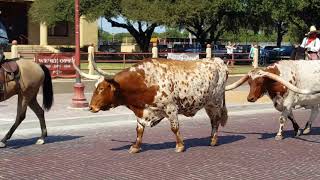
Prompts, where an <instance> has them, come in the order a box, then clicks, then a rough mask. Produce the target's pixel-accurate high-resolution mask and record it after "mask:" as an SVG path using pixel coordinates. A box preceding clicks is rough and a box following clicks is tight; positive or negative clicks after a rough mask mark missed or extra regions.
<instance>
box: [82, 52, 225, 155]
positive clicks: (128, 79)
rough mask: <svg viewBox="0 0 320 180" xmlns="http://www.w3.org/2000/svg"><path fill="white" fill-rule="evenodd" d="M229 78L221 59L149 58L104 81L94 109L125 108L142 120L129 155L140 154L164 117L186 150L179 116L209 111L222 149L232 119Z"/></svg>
mask: <svg viewBox="0 0 320 180" xmlns="http://www.w3.org/2000/svg"><path fill="white" fill-rule="evenodd" d="M94 67H95V68H96V66H95V65H94ZM96 70H97V71H98V72H99V70H98V69H96ZM100 73H102V72H100ZM227 73H228V70H227V67H226V65H225V64H224V62H223V61H222V60H221V59H219V58H215V59H205V60H198V61H177V60H167V59H147V60H144V61H142V62H140V63H138V64H136V65H134V66H132V67H130V68H128V69H125V70H123V71H121V72H119V73H117V74H116V75H115V76H114V77H113V78H105V79H104V80H102V81H101V82H100V83H99V84H98V85H97V87H96V89H95V91H94V93H93V96H92V99H91V102H90V110H91V111H92V112H98V111H100V110H108V109H110V108H113V107H117V106H120V105H124V106H126V107H128V108H129V109H131V110H132V111H133V112H134V114H135V115H136V117H137V128H136V131H137V139H136V142H135V143H134V144H133V145H132V146H131V148H130V150H129V152H130V153H136V152H139V151H140V146H141V143H142V136H143V132H144V129H145V127H146V126H151V127H152V126H155V125H157V124H158V123H159V122H160V121H161V120H162V119H163V118H167V119H168V120H169V122H170V125H171V130H172V132H173V133H174V134H175V135H176V152H182V151H184V149H185V148H184V142H183V138H182V136H181V134H180V132H179V121H178V114H183V115H185V116H189V117H190V116H194V115H195V114H196V113H197V111H199V110H200V109H202V108H205V110H206V112H207V114H208V116H209V118H210V120H211V126H212V132H211V136H212V137H211V145H212V146H213V145H216V144H217V140H218V137H217V132H218V127H219V125H222V126H224V125H225V124H226V121H227V118H228V115H227V109H226V104H225V90H224V89H225V84H226V80H227ZM82 75H84V74H83V73H82Z"/></svg>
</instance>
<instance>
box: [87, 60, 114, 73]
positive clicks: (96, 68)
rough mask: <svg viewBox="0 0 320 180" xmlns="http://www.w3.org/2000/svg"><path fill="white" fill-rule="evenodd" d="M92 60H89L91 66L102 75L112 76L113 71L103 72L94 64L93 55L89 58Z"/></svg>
mask: <svg viewBox="0 0 320 180" xmlns="http://www.w3.org/2000/svg"><path fill="white" fill-rule="evenodd" d="M91 59H92V61H91V64H92V66H93V68H94V69H95V70H96V71H97V72H98V73H99V74H100V75H102V76H105V77H106V78H112V77H113V76H114V73H108V72H105V71H104V70H102V69H100V68H99V67H98V66H97V64H96V61H95V60H94V57H92V58H91Z"/></svg>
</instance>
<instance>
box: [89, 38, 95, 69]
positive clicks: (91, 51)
mask: <svg viewBox="0 0 320 180" xmlns="http://www.w3.org/2000/svg"><path fill="white" fill-rule="evenodd" d="M92 61H94V44H93V43H92V44H90V45H89V47H88V69H89V74H91V75H92V74H94V69H93V66H92Z"/></svg>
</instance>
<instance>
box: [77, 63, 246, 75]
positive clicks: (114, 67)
mask: <svg viewBox="0 0 320 180" xmlns="http://www.w3.org/2000/svg"><path fill="white" fill-rule="evenodd" d="M133 64H135V63H126V64H123V63H97V65H98V67H99V68H101V69H103V70H105V71H109V72H115V73H116V72H119V71H121V70H122V69H124V68H128V67H131V66H132V65H133ZM81 69H82V70H84V71H88V63H81ZM251 69H252V66H251V65H234V66H232V67H231V66H229V72H230V74H245V73H248V72H249V71H250V70H251Z"/></svg>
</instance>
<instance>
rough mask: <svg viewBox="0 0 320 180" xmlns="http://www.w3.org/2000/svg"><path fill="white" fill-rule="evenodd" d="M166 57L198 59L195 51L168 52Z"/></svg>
mask: <svg viewBox="0 0 320 180" xmlns="http://www.w3.org/2000/svg"><path fill="white" fill-rule="evenodd" d="M167 59H174V60H184V61H185V60H198V59H199V54H197V53H168V56H167Z"/></svg>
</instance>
